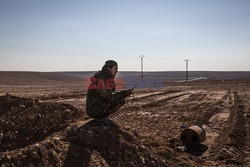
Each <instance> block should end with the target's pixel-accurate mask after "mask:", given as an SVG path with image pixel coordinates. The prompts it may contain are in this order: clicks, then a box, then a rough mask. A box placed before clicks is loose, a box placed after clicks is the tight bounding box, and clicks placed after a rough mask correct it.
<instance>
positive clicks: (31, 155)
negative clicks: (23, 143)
mask: <svg viewBox="0 0 250 167" xmlns="http://www.w3.org/2000/svg"><path fill="white" fill-rule="evenodd" d="M29 156H30V157H31V158H33V159H36V160H38V159H41V157H40V155H39V154H38V153H37V152H36V151H30V152H29Z"/></svg>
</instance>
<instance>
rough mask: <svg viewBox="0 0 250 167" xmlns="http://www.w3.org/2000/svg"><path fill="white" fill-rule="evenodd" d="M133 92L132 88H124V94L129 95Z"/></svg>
mask: <svg viewBox="0 0 250 167" xmlns="http://www.w3.org/2000/svg"><path fill="white" fill-rule="evenodd" d="M132 93H133V89H128V90H126V96H127V97H128V96H130V95H131V94H132Z"/></svg>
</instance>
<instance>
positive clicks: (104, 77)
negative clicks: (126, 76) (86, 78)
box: [86, 60, 132, 118]
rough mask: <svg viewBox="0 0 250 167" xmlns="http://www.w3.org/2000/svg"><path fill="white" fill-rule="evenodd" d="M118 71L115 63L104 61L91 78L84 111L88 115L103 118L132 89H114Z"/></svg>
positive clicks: (116, 108) (117, 105) (116, 106)
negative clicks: (118, 90) (99, 69)
mask: <svg viewBox="0 0 250 167" xmlns="http://www.w3.org/2000/svg"><path fill="white" fill-rule="evenodd" d="M117 71H118V66H117V63H116V62H115V61H113V60H108V61H106V63H105V65H104V66H103V68H102V70H101V71H98V72H96V73H95V74H94V76H93V77H92V78H91V83H90V85H89V88H88V93H87V99H86V112H87V114H88V115H89V116H90V117H93V118H103V117H106V116H108V115H110V114H111V113H113V112H115V111H117V110H118V109H119V108H121V107H122V106H123V105H124V99H125V98H126V97H127V96H129V95H131V93H132V91H121V92H116V91H115V82H114V78H115V76H116V73H117Z"/></svg>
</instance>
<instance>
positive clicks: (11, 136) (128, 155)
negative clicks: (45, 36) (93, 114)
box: [0, 72, 250, 167]
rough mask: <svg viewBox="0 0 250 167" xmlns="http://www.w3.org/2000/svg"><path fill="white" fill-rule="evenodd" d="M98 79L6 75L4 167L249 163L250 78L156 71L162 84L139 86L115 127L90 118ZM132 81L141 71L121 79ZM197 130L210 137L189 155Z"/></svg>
mask: <svg viewBox="0 0 250 167" xmlns="http://www.w3.org/2000/svg"><path fill="white" fill-rule="evenodd" d="M92 75H93V72H85V73H80V72H79V73H69V72H68V73H67V72H64V73H63V72H61V73H59V72H54V73H53V72H51V73H49V72H45V73H42V72H0V166H1V167H8V166H28V167H33V166H34V167H36V166H91V167H92V166H104V167H110V166H126V167H127V166H161V167H162V166H169V167H171V166H223V167H224V166H250V76H249V74H246V73H244V74H242V75H244V76H245V77H244V78H237V77H236V78H234V77H232V76H231V75H229V74H227V75H228V76H230V77H229V78H223V77H222V78H220V77H218V76H217V77H209V78H208V77H207V78H206V75H207V74H204V75H205V76H204V77H200V79H199V80H195V79H194V80H193V81H188V82H184V81H182V82H176V81H177V80H183V79H184V80H185V77H183V78H181V77H180V76H178V77H177V78H176V79H173V78H174V77H173V76H174V75H171V77H172V78H171V79H170V78H168V77H164V76H165V75H164V73H160V74H159V73H158V74H157V73H154V74H153V73H150V74H148V75H145V77H148V78H150V77H151V78H153V77H161V78H163V79H164V85H163V87H162V88H160V89H152V88H150V89H147V88H145V89H137V88H136V89H135V90H134V97H133V96H131V97H129V98H127V99H126V104H125V105H124V106H123V107H122V108H121V109H120V111H119V112H118V113H116V114H113V115H111V116H110V119H111V121H110V122H102V121H97V120H93V119H92V118H90V117H88V116H87V115H86V113H85V105H86V93H87V86H86V77H91V76H92ZM210 75H211V74H210ZM237 75H240V74H237ZM128 76H129V77H131V76H133V77H140V73H136V72H135V73H132V72H131V73H121V75H120V76H118V77H120V78H126V77H128ZM193 76H194V75H193ZM197 76H198V75H197ZM248 77H249V78H248ZM192 125H197V126H200V127H202V128H203V129H204V130H205V131H206V139H205V141H204V142H203V143H202V144H201V146H200V147H199V148H196V149H189V150H186V149H183V146H182V144H181V143H180V141H179V136H180V133H181V132H182V131H183V130H184V129H185V128H187V127H190V126H192Z"/></svg>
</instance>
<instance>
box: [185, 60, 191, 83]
mask: <svg viewBox="0 0 250 167" xmlns="http://www.w3.org/2000/svg"><path fill="white" fill-rule="evenodd" d="M184 61H186V81H188V61H190V60H189V59H186V60H184Z"/></svg>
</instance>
